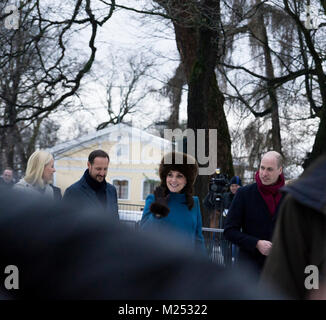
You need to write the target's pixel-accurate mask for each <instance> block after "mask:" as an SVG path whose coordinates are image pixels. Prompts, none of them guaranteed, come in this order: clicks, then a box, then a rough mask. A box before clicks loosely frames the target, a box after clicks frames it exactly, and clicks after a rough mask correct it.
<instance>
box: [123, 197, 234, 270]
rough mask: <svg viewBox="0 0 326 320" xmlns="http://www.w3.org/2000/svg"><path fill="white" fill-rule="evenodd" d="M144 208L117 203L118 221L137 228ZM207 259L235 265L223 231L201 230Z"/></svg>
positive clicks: (232, 252) (223, 264)
mask: <svg viewBox="0 0 326 320" xmlns="http://www.w3.org/2000/svg"><path fill="white" fill-rule="evenodd" d="M143 209H144V206H142V205H137V204H128V203H119V216H120V221H121V222H122V223H123V224H125V225H128V226H130V227H132V228H138V225H139V224H138V222H139V221H140V220H141V217H142V213H143ZM202 232H203V236H204V239H205V246H206V250H207V253H208V256H209V259H210V260H211V261H213V262H214V263H217V264H219V265H221V266H225V267H229V266H232V265H233V264H234V263H235V259H236V254H235V252H236V250H235V247H234V246H233V248H232V244H231V243H230V242H229V241H227V240H226V239H225V238H224V236H223V229H214V228H202Z"/></svg>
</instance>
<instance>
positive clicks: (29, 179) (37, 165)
mask: <svg viewBox="0 0 326 320" xmlns="http://www.w3.org/2000/svg"><path fill="white" fill-rule="evenodd" d="M54 172H55V168H54V159H53V156H52V154H51V153H49V152H48V151H46V150H37V151H35V152H34V153H33V154H32V155H31V156H30V157H29V159H28V161H27V167H26V172H25V176H24V178H22V179H21V180H19V181H18V182H17V183H16V184H15V185H14V187H13V188H14V189H19V190H23V191H24V192H27V193H29V194H36V195H42V196H45V197H47V198H49V199H55V200H61V198H62V195H61V190H60V188H58V187H55V186H54V185H53V184H52V183H53V174H54Z"/></svg>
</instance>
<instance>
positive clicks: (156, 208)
mask: <svg viewBox="0 0 326 320" xmlns="http://www.w3.org/2000/svg"><path fill="white" fill-rule="evenodd" d="M154 196H155V201H154V202H153V203H152V204H151V206H150V208H149V209H150V211H151V212H152V213H153V215H154V216H155V217H156V218H163V217H166V216H167V215H168V214H169V212H170V209H169V207H168V200H169V197H170V195H169V194H168V195H167V196H165V195H164V192H163V188H162V187H157V188H156V189H155V190H154Z"/></svg>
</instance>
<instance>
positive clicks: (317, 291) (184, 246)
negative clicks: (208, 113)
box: [0, 150, 326, 299]
mask: <svg viewBox="0 0 326 320" xmlns="http://www.w3.org/2000/svg"><path fill="white" fill-rule="evenodd" d="M109 163H110V158H109V155H108V154H107V153H106V152H105V151H103V150H94V151H92V152H91V153H90V154H89V157H88V162H87V169H86V170H85V172H84V174H83V176H82V177H81V179H80V180H79V181H77V182H75V183H74V184H72V185H71V186H70V187H68V188H67V189H66V190H65V193H64V195H63V197H62V194H61V190H60V189H59V188H58V187H56V186H54V185H53V174H54V172H55V168H54V159H53V156H52V155H51V154H50V153H49V152H47V151H45V150H38V151H35V152H34V153H33V154H32V155H31V156H30V158H29V160H28V163H27V167H26V172H25V175H24V177H23V178H22V179H21V180H20V181H18V182H17V183H16V184H14V182H13V170H12V169H11V168H5V170H4V171H3V174H2V178H1V180H0V186H1V190H2V191H1V193H0V195H1V196H2V198H3V201H0V203H1V206H2V209H4V210H5V211H12V212H15V215H16V216H20V217H21V218H20V219H21V221H24V219H26V218H25V216H24V214H26V212H28V213H31V212H32V208H33V206H34V204H32V203H31V199H42V200H39V201H38V204H35V206H36V207H35V208H36V210H38V211H40V212H42V214H44V213H45V212H49V214H48V215H49V216H51V217H50V220H46V218H45V216H46V215H45V214H44V216H42V219H41V220H42V222H43V223H44V224H43V225H42V227H41V228H40V229H41V230H39V231H35V227H36V226H37V225H38V224H37V223H36V220H37V219H38V218H37V217H39V218H40V216H37V214H36V216H35V215H34V220H33V215H32V219H31V222H30V223H29V224H28V226H29V227H30V228H28V227H27V228H26V227H24V225H23V224H21V225H20V221H19V222H18V221H17V222H16V223H17V225H18V226H19V228H21V230H20V232H21V235H22V236H21V237H22V239H19V237H18V239H16V240H17V245H16V246H14V248H15V250H16V251H15V250H12V251H11V252H10V253H8V252H7V250H6V249H5V245H4V244H5V243H6V241H9V240H10V239H12V238H11V237H12V234H11V233H10V232H13V230H11V229H10V223H9V222H8V221H11V220H6V219H8V214H4V215H3V217H2V222H1V223H0V228H3V227H4V226H5V225H6V223H7V222H8V223H9V227H8V229H7V231H6V232H3V233H2V232H0V234H1V241H0V242H2V243H3V245H2V247H1V248H2V249H1V250H0V251H1V252H0V254H1V255H2V257H6V256H7V257H9V258H10V259H12V260H13V261H17V264H18V265H20V266H23V267H24V268H26V270H29V271H28V272H29V276H30V277H29V280H27V278H24V279H25V280H24V281H23V287H24V290H25V291H26V292H25V291H24V290H22V291H20V293H19V294H17V297H23V296H22V295H24V294H25V293H26V294H27V293H29V294H32V295H35V296H38V295H41V291H40V288H37V287H36V285H35V284H32V283H31V281H32V280H31V279H34V280H35V281H36V280H37V281H39V278H38V277H39V276H40V277H41V276H43V277H44V275H43V274H40V275H37V274H36V273H37V272H34V271H32V269H33V266H32V263H33V262H32V261H29V260H28V257H27V255H28V254H31V255H35V252H38V253H40V252H41V251H42V250H43V251H44V252H46V251H47V250H48V249H51V250H52V252H51V253H47V254H45V256H46V257H47V259H49V261H48V262H46V261H45V260H44V259H45V258H44V257H37V259H40V261H39V262H40V263H42V264H46V265H47V266H48V268H49V269H50V270H53V269H54V268H56V267H57V264H58V263H59V265H58V266H59V268H70V269H69V270H64V271H62V272H63V273H66V272H70V273H69V274H71V272H75V273H76V274H75V275H74V276H73V277H72V280H71V283H69V282H68V283H67V284H62V283H61V282H60V281H58V282H57V283H55V281H54V280H56V277H54V278H51V279H50V280H49V282H46V281H45V283H43V284H42V285H41V287H42V288H43V286H46V285H48V286H49V288H50V289H51V290H52V291H51V292H50V293H48V297H51V298H54V297H56V296H57V297H66V298H79V297H86V298H98V297H101V298H108V299H111V298H128V297H129V298H132V297H133V298H145V297H147V298H148V297H151V298H171V299H173V298H210V299H215V298H216V299H220V298H226V299H227V298H231V299H232V298H234V299H247V298H249V299H251V298H253V299H264V298H266V299H269V298H271V299H274V298H276V299H309V298H310V299H314V298H326V297H325V295H323V293H322V292H324V291H322V289H324V288H325V285H326V283H325V270H326V269H325V268H326V266H325V263H326V259H325V258H326V236H325V234H326V233H325V231H326V211H325V208H326V187H324V186H325V184H324V181H325V178H326V177H325V175H326V157H323V158H321V159H320V160H319V161H317V162H316V164H315V165H314V166H311V168H309V170H306V172H305V173H304V175H303V176H302V177H300V178H299V179H297V180H296V181H294V182H292V183H291V184H289V185H287V186H285V179H284V174H283V159H282V156H281V155H280V154H279V153H277V152H275V151H269V152H267V153H265V154H264V155H263V156H262V158H261V161H260V165H259V168H258V170H257V172H256V174H255V182H254V183H252V184H249V185H245V186H242V181H241V178H240V177H239V176H235V177H232V179H231V180H230V184H229V190H228V191H227V192H225V193H224V194H223V199H222V201H223V206H222V207H223V212H220V215H221V217H223V219H220V221H221V223H220V227H222V228H223V229H224V237H225V239H227V240H228V241H230V242H231V243H232V244H233V255H234V256H236V258H237V259H236V261H237V263H236V265H235V267H234V268H233V267H232V268H231V269H230V270H225V269H223V268H220V267H217V266H215V265H213V264H210V263H209V261H208V258H207V255H206V247H205V241H204V237H203V234H202V213H201V209H200V201H199V198H198V197H197V196H195V194H194V184H195V181H196V178H197V175H198V163H197V161H196V159H195V158H193V157H192V156H190V155H188V154H185V153H180V152H170V153H168V154H165V155H164V156H163V158H162V160H161V163H160V165H159V168H158V169H159V171H158V172H159V177H160V184H159V186H157V187H156V188H155V190H154V192H153V194H149V195H148V196H147V198H146V201H145V207H144V210H143V215H142V219H141V221H140V230H141V231H138V232H140V233H141V234H142V236H139V234H138V233H137V234H136V233H135V234H134V233H133V232H134V231H131V230H129V229H128V230H127V229H124V228H123V226H120V225H119V223H118V220H119V214H118V201H117V192H116V189H115V187H114V186H113V185H111V184H110V183H109V182H107V181H106V175H107V173H108V167H109ZM5 189H6V190H11V191H8V192H9V193H8V194H9V195H12V194H16V192H18V193H19V194H22V195H23V196H22V199H25V201H26V205H27V206H25V207H24V206H22V205H21V203H19V205H15V204H14V200H13V198H15V197H14V196H6V197H5V198H4V196H3V195H4V194H7V191H4V190H5ZM24 197H26V198H24ZM61 200H62V201H61ZM10 201H11V202H10ZM54 204H55V205H54ZM59 207H60V209H57V210H60V213H61V214H60V215H58V218H57V217H55V218H54V216H55V215H54V211H55V210H54V209H53V208H59ZM24 208H26V209H24ZM35 208H34V209H35ZM77 208H79V209H77ZM224 210H225V211H224ZM78 211H80V212H81V213H80V215H81V218H82V219H81V220H80V221H79V218H78ZM62 212H71V214H70V215H67V216H68V217H67V220H66V221H62V217H63V216H62ZM90 212H91V215H89V213H90ZM103 213H105V214H103ZM87 214H88V215H87ZM56 219H60V220H58V221H56ZM92 219H93V220H92ZM49 221H51V223H52V224H49ZM33 223H35V225H33ZM69 223H72V224H73V225H69ZM106 224H107V225H106ZM59 226H61V228H62V230H63V233H61V235H60V236H57V235H55V234H54V233H53V232H54V231H55V230H57V228H58V227H59ZM11 227H13V226H11ZM36 229H37V228H36ZM43 229H44V230H43ZM49 230H51V232H50V233H49V234H48V236H47V234H46V231H49ZM118 232H120V236H119V235H118ZM106 233H110V234H106ZM113 234H114V235H115V236H114V237H113ZM6 235H7V237H8V238H6ZM83 235H86V236H87V239H89V241H90V242H89V243H87V244H86V243H85V239H82V236H83ZM33 237H35V239H33ZM38 237H39V238H38ZM122 237H124V239H122ZM78 239H79V240H78ZM35 240H38V241H40V240H41V241H44V244H41V243H39V248H37V242H35ZM78 241H80V243H79V242H78ZM29 242H30V243H32V245H31V247H30V248H28V249H26V252H25V253H24V252H23V250H24V249H23V243H25V244H26V243H29ZM104 243H106V244H107V247H105V246H104ZM55 244H56V245H57V246H58V248H54V247H53V246H54V245H55ZM33 246H34V247H33ZM127 246H129V247H128V248H127ZM68 248H69V249H71V250H72V251H71V253H70V254H71V255H72V256H75V255H76V257H77V259H76V261H74V259H73V258H72V257H70V258H69V259H67V261H64V262H57V261H56V260H55V259H59V260H60V259H61V258H58V254H60V255H61V254H63V255H64V256H67V255H68V256H69V252H68V251H69V250H68ZM236 248H237V249H239V251H237V250H236ZM33 250H34V251H33ZM43 251H42V252H43ZM44 252H43V254H44ZM14 254H17V255H18V256H17V257H15V256H14ZM19 255H20V256H19ZM53 255H56V256H53ZM87 259H90V261H87ZM112 259H115V260H114V262H113V261H112ZM4 261H6V259H4ZM7 261H9V260H7ZM13 261H11V264H12V262H13ZM78 261H79V262H80V263H81V264H82V266H80V265H78V264H77V262H78ZM95 261H97V262H96V263H97V265H96V266H95V264H96V263H95ZM34 263H38V262H37V261H36V262H35V261H34ZM92 263H94V265H93V264H92ZM110 263H112V264H113V265H111V266H110V267H108V264H110ZM128 263H129V264H130V266H133V268H134V269H133V271H132V272H134V275H130V274H128V270H129V271H131V270H130V267H127V264H128ZM187 263H193V264H194V269H193V270H190V269H189V266H187ZM86 265H88V266H90V269H89V270H86V269H85V266H86ZM309 266H314V267H315V269H314V270H317V272H318V274H317V275H316V276H317V282H316V277H315V278H313V277H312V276H311V277H310V278H308V279H307V277H308V276H310V275H307V270H311V269H309V268H308V269H307V267H309ZM120 267H121V269H119V268H120ZM73 268H75V269H73ZM105 268H107V274H106V275H105ZM165 268H167V269H165ZM214 268H217V269H214ZM36 270H38V268H36ZM200 270H202V274H201V271H200ZM171 271H173V272H175V273H176V275H175V276H171V275H170V272H171ZM207 272H212V273H214V272H216V273H217V274H220V275H223V274H225V277H224V278H220V279H219V280H218V279H215V278H216V274H215V275H213V274H208V273H207ZM148 273H149V274H151V275H152V279H151V280H150V281H149V283H146V284H144V283H141V280H142V279H143V278H146V274H148ZM200 274H201V275H200ZM192 275H194V279H195V280H194V281H190V279H191V276H192ZM109 276H110V277H115V279H114V281H112V283H114V285H113V286H112V285H108V287H107V288H103V287H102V285H101V284H100V282H101V279H102V278H103V279H108V277H109ZM76 277H77V278H76ZM86 277H90V278H88V279H87V278H86ZM101 277H102V278H101ZM178 277H180V278H178ZM200 277H203V278H202V279H205V284H206V285H207V288H205V289H204V288H203V287H201V285H200V283H199V282H202V279H201V280H199V278H200ZM162 279H164V280H162ZM180 279H182V281H181V280H180ZM311 279H312V280H311ZM127 280H128V281H134V283H129V282H128V283H127ZM103 281H104V282H103V283H105V281H106V280H103ZM162 281H163V282H162ZM164 281H166V284H164ZM187 281H188V282H189V281H190V282H191V283H192V284H189V283H188V282H187ZM206 281H208V282H206ZM212 281H218V282H221V283H220V284H216V283H212ZM309 281H313V282H312V284H311V283H310V284H309V283H308V282H309ZM145 282H146V281H145ZM161 282H162V283H161ZM93 284H95V286H94V285H93ZM137 284H138V285H139V287H138V288H137ZM154 284H156V285H158V286H162V288H163V289H162V291H161V293H160V294H158V293H156V294H155V293H154V292H153V290H152V289H151V288H152V287H151V285H152V286H154ZM228 284H230V285H231V289H230V290H229V291H227V292H223V289H222V288H224V287H225V286H227V285H228ZM59 285H62V286H63V287H62V288H59ZM115 285H119V290H117V287H114V286H115ZM72 286H76V288H73V287H72ZM89 286H92V290H90V291H88V293H84V294H82V293H80V292H79V291H78V289H79V288H80V289H82V288H84V287H87V288H88V289H87V290H89ZM121 286H122V287H121ZM114 288H116V291H114ZM195 288H197V289H198V291H196V290H195ZM173 290H177V291H173ZM183 290H185V291H183ZM195 291H196V293H195ZM77 292H79V293H77ZM7 294H8V293H7V292H4V291H3V290H0V296H1V295H3V296H6V295H7ZM136 294H137V296H135V295H136ZM210 294H211V295H212V296H209V295H210ZM214 295H215V296H214ZM15 297H16V295H15Z"/></svg>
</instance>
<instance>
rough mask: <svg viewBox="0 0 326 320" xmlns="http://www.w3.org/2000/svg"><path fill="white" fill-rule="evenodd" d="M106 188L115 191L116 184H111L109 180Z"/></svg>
mask: <svg viewBox="0 0 326 320" xmlns="http://www.w3.org/2000/svg"><path fill="white" fill-rule="evenodd" d="M106 188H107V189H108V190H109V191H114V190H116V188H115V186H114V185H113V184H111V183H110V182H107V183H106Z"/></svg>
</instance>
